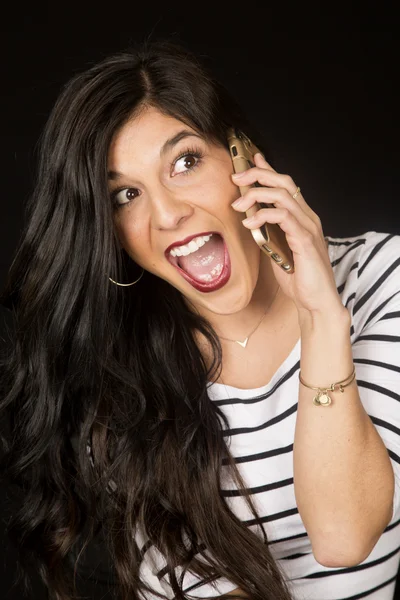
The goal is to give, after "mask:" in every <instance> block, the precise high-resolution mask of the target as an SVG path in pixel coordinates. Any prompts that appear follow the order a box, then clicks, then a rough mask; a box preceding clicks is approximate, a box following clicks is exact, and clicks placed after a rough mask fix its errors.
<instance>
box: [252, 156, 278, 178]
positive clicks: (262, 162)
mask: <svg viewBox="0 0 400 600" xmlns="http://www.w3.org/2000/svg"><path fill="white" fill-rule="evenodd" d="M253 158H254V163H255V165H256V167H264V168H266V169H269V170H270V171H273V172H274V173H276V170H275V169H274V168H273V167H272V166H271V165H270V164H269V162H267V160H266V159H265V156H264V154H262V153H261V152H257V153H256V154H255V155H254V157H253Z"/></svg>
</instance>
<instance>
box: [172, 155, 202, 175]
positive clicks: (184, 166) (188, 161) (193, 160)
mask: <svg viewBox="0 0 400 600" xmlns="http://www.w3.org/2000/svg"><path fill="white" fill-rule="evenodd" d="M202 157H203V154H202V153H201V152H199V151H198V150H189V149H188V150H185V152H183V153H182V154H181V155H180V156H178V158H177V159H176V160H175V161H174V163H173V165H172V166H173V167H174V171H175V174H178V175H179V174H185V173H188V172H189V171H192V170H193V169H195V168H196V167H197V166H198V165H199V164H200V162H201V159H202Z"/></svg>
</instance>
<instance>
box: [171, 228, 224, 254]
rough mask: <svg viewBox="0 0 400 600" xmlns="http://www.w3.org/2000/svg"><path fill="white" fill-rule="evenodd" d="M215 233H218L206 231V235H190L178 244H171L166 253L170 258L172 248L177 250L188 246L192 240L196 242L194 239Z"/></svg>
mask: <svg viewBox="0 0 400 600" xmlns="http://www.w3.org/2000/svg"><path fill="white" fill-rule="evenodd" d="M213 233H218V231H206V232H205V233H195V234H194V235H189V236H188V237H187V238H185V239H184V240H180V241H178V242H174V243H173V244H171V245H170V246H168V248H167V249H166V251H165V255H166V256H167V258H168V256H169V252H170V250H171V249H172V248H175V247H176V246H184V245H185V244H188V243H189V242H190V241H191V240H194V238H197V237H201V236H202V235H212V234H213ZM218 235H221V234H218ZM221 237H222V236H221Z"/></svg>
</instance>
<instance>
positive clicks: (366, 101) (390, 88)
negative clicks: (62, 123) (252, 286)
mask: <svg viewBox="0 0 400 600" xmlns="http://www.w3.org/2000/svg"><path fill="white" fill-rule="evenodd" d="M201 7H202V5H199V4H196V3H192V4H190V5H189V4H186V5H185V4H179V5H178V4H174V5H171V6H167V7H164V9H162V10H160V9H159V8H157V7H156V6H154V5H151V6H150V5H149V7H148V8H147V9H146V10H145V9H144V8H143V7H140V10H138V9H136V10H134V8H132V7H131V9H130V10H127V9H126V8H125V7H124V6H122V7H121V6H120V5H115V6H112V5H111V4H108V5H107V6H106V7H105V8H103V9H101V8H100V7H99V6H97V5H94V4H92V5H91V6H90V5H89V6H88V5H85V6H80V7H79V9H78V7H76V9H74V10H72V9H71V11H70V12H69V14H62V13H61V11H60V7H58V6H57V5H56V4H54V5H53V8H49V7H47V8H44V7H42V8H41V9H40V7H38V6H35V8H34V11H33V9H31V12H30V13H29V14H28V12H27V10H26V9H24V8H21V11H20V14H18V11H19V6H16V7H15V9H14V14H13V16H12V18H8V19H4V20H3V24H2V32H1V44H2V46H3V56H4V57H5V60H4V64H3V69H2V71H3V73H2V90H3V91H2V96H1V103H2V111H1V112H2V117H3V119H2V122H3V142H2V145H1V146H2V157H1V165H2V194H1V208H0V210H1V213H0V240H1V252H0V285H3V284H4V280H5V277H6V273H7V270H8V268H9V265H10V262H11V260H12V256H13V252H14V249H15V247H16V244H17V241H18V236H19V233H20V230H21V227H22V224H23V210H24V203H25V201H26V199H27V197H28V195H29V193H30V191H31V186H32V179H33V174H34V169H35V157H34V150H35V144H36V143H37V139H38V137H39V135H40V133H41V130H42V128H43V125H44V123H45V121H46V118H47V115H48V113H49V111H50V109H51V107H52V105H53V103H54V101H55V99H56V97H57V95H58V93H59V90H60V88H61V86H62V85H63V84H64V83H65V82H66V81H67V80H68V79H69V78H70V77H71V76H72V75H74V74H75V73H76V72H78V71H80V70H82V69H84V68H86V67H87V66H89V65H90V64H93V63H94V62H96V61H98V60H99V59H101V58H103V57H104V56H106V55H107V54H109V53H111V52H114V51H119V50H124V49H125V48H127V47H128V46H129V45H130V44H131V43H132V42H135V41H136V40H138V39H139V40H140V39H143V38H144V37H147V36H148V35H149V34H151V35H152V37H153V39H157V38H159V37H166V36H168V37H169V38H171V39H173V40H175V41H176V42H182V43H183V44H185V45H186V46H187V47H189V48H190V49H192V50H195V51H197V52H198V53H199V54H200V55H203V56H204V57H205V59H206V60H207V62H208V64H209V65H210V66H211V67H212V69H213V70H214V72H215V74H216V75H217V76H218V77H219V78H220V79H221V80H222V82H223V83H224V84H225V85H226V87H227V88H228V89H229V90H230V91H231V92H233V93H234V94H236V96H237V98H238V99H239V101H240V103H241V104H242V105H243V107H244V108H245V109H246V110H247V111H248V112H249V114H250V116H251V118H252V120H253V121H254V122H256V123H258V124H259V128H260V129H261V131H262V132H263V133H264V137H265V139H266V140H267V143H268V149H269V157H270V158H271V162H272V163H273V165H274V167H275V168H276V169H277V170H278V171H280V172H286V173H289V174H290V175H291V176H292V177H293V179H294V180H295V182H296V183H297V184H298V185H300V186H301V189H302V192H303V195H304V197H305V199H306V200H307V202H308V203H309V204H310V205H311V206H312V208H313V209H314V210H315V211H316V212H317V213H318V214H319V216H320V217H321V219H322V224H323V228H324V233H325V234H326V235H332V236H337V237H340V236H343V237H345V236H353V235H358V234H360V233H363V232H365V231H368V230H375V231H384V232H393V233H400V218H399V217H400V211H399V208H398V206H399V184H398V181H397V175H398V161H399V153H398V146H399V133H400V127H399V119H398V106H399V101H398V96H397V95H396V94H397V89H396V82H397V80H398V60H399V46H400V44H399V41H398V35H397V34H396V33H394V32H392V31H390V30H385V31H359V30H356V31H354V30H352V31H351V30H349V31H338V30H337V29H332V30H331V31H330V33H327V31H326V29H325V27H317V28H315V29H313V30H312V33H310V32H308V33H307V32H306V33H305V32H304V30H303V28H302V27H300V26H299V27H294V28H293V29H292V30H290V31H288V30H287V29H286V28H284V27H282V28H281V29H282V30H281V31H280V30H277V29H276V28H275V27H274V26H273V19H272V18H270V15H269V12H268V9H267V8H266V7H264V9H263V12H261V13H260V12H259V11H258V10H256V9H254V8H252V9H251V11H250V10H244V9H243V5H242V8H241V9H240V10H230V11H229V14H228V15H226V14H225V16H224V17H223V18H222V17H221V16H220V17H219V18H216V16H215V14H214V13H212V12H209V13H207V14H206V13H205V12H204V10H201ZM11 8H12V7H11ZM225 10H226V9H225ZM57 11H58V12H57ZM6 312H7V311H5V310H4V309H3V311H2V313H1V315H2V320H4V319H7V315H6ZM2 327H3V325H2ZM1 492H2V496H1V498H2V504H3V509H2V514H3V518H2V522H3V527H4V524H5V522H6V520H7V515H8V514H9V511H10V510H12V505H13V500H9V501H8V502H6V501H5V498H6V490H4V487H3V488H2V490H1ZM2 541H3V543H2V548H3V551H2V552H1V560H0V568H1V569H2V572H3V574H4V576H5V578H6V581H5V583H4V587H3V590H4V598H9V599H10V600H11V599H12V600H13V599H14V598H15V599H16V598H20V597H21V595H20V591H18V590H14V591H9V586H10V583H11V581H12V580H13V578H14V573H15V567H14V554H13V551H12V550H11V548H10V547H9V545H8V544H7V543H6V542H5V541H4V534H3V536H2ZM6 590H8V591H7V592H6ZM86 593H87V595H88V596H89V597H91V598H95V597H96V598H97V597H101V596H100V595H96V596H95V595H94V594H95V592H94V591H86ZM33 597H34V598H37V599H41V598H45V597H46V595H45V594H44V593H43V592H41V591H40V588H39V587H38V588H37V590H36V592H35V595H34V596H33Z"/></svg>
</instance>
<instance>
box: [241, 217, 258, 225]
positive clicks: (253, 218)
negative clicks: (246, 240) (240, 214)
mask: <svg viewBox="0 0 400 600" xmlns="http://www.w3.org/2000/svg"><path fill="white" fill-rule="evenodd" d="M255 221H256V217H255V216H253V217H248V218H247V219H243V221H242V223H243V224H244V225H251V224H252V223H254V222H255Z"/></svg>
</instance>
